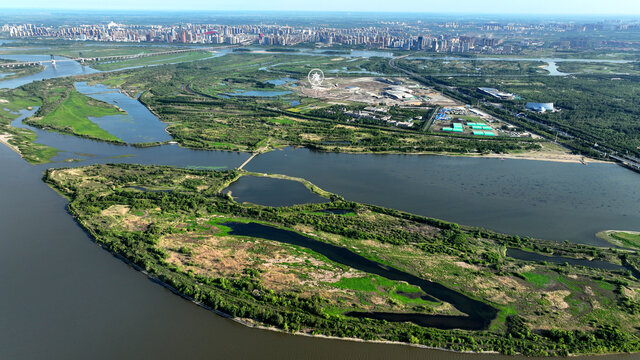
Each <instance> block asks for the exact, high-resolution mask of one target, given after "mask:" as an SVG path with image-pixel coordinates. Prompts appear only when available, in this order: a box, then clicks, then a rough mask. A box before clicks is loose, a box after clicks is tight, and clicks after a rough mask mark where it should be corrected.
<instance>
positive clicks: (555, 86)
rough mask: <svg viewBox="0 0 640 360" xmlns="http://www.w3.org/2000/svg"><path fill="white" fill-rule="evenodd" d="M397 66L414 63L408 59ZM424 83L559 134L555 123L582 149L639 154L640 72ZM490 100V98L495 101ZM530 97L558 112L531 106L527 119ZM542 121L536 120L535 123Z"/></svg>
mask: <svg viewBox="0 0 640 360" xmlns="http://www.w3.org/2000/svg"><path fill="white" fill-rule="evenodd" d="M398 65H400V66H402V67H409V66H410V65H409V64H407V62H406V60H400V61H398ZM421 80H422V81H423V82H425V83H427V84H431V85H436V86H447V87H449V88H445V89H443V91H444V93H445V95H448V96H451V97H454V98H456V99H458V100H460V101H463V102H465V103H469V104H474V105H477V106H479V107H481V108H482V109H483V110H484V111H486V112H488V113H489V114H492V115H495V116H497V117H499V118H501V119H504V120H506V121H508V122H510V123H512V124H514V125H517V126H519V127H522V128H524V129H529V130H531V131H534V132H536V133H539V134H542V135H545V136H547V137H548V138H555V137H556V132H555V131H553V130H551V129H550V128H549V126H551V127H554V128H556V129H558V130H560V131H562V132H566V133H567V134H569V136H564V135H563V134H559V137H558V141H559V142H560V143H562V144H564V145H566V146H568V147H569V148H571V149H573V150H574V151H575V152H577V153H582V154H585V155H588V156H592V157H596V158H598V157H602V155H601V154H599V153H598V152H596V151H594V150H592V147H594V146H595V144H598V146H599V147H600V148H602V149H603V151H605V152H606V151H607V148H609V149H612V150H614V151H617V152H618V153H620V154H627V155H633V156H636V157H640V126H639V120H638V119H639V118H640V110H639V109H638V107H637V106H636V103H637V96H638V86H637V84H638V77H637V76H633V75H630V76H622V75H620V76H616V77H612V76H610V75H608V76H606V75H575V76H569V77H560V76H533V75H532V76H526V77H508V76H504V77H491V76H486V77H485V76H477V77H426V76H425V77H423V78H422V79H421ZM478 87H494V88H497V89H500V90H502V91H506V92H511V93H515V94H517V95H518V96H519V97H520V98H519V99H518V100H513V101H498V100H496V99H495V98H491V97H489V96H487V95H483V94H481V93H479V92H478V91H477V88H478ZM594 99H597V101H594ZM496 102H498V105H497V106H496V105H491V104H489V103H496ZM526 102H552V103H554V104H555V106H556V107H557V108H558V109H560V111H559V112H547V113H544V114H539V113H534V112H530V111H526V115H527V117H529V118H530V119H532V120H534V121H535V122H531V121H526V120H524V119H523V118H520V117H517V116H516V114H518V113H521V112H523V111H525V110H524V105H525V103H526ZM536 122H537V123H536Z"/></svg>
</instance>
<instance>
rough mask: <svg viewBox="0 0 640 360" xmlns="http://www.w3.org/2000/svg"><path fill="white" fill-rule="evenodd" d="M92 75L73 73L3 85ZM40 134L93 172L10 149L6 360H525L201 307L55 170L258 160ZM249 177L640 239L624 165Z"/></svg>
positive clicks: (354, 162) (286, 168)
mask: <svg viewBox="0 0 640 360" xmlns="http://www.w3.org/2000/svg"><path fill="white" fill-rule="evenodd" d="M353 53H354V52H352V54H353ZM377 54H379V53H376V55H377ZM3 57H10V56H9V55H3ZM48 58H49V56H48V55H46V56H45V55H42V56H40V57H38V56H37V55H27V56H22V57H21V58H15V59H16V60H46V59H48ZM91 72H95V71H94V70H92V69H90V68H88V67H83V66H81V65H80V64H78V63H75V62H60V63H58V65H57V67H56V68H55V69H53V68H51V67H50V65H49V66H47V69H46V70H45V71H43V72H41V73H39V74H34V75H32V76H28V77H24V78H19V79H12V80H7V81H2V82H0V88H2V87H8V88H14V87H17V86H20V85H22V84H25V83H28V82H31V81H34V80H40V79H44V78H47V77H58V76H68V75H76V74H83V73H91ZM29 113H30V112H23V115H24V116H28V115H29ZM24 116H23V117H24ZM13 125H15V126H20V127H25V125H23V124H22V122H21V120H17V121H14V123H13ZM35 131H36V133H37V135H38V142H40V143H45V144H49V145H52V146H55V147H57V148H59V149H61V151H62V152H61V154H60V156H59V157H58V158H57V159H56V160H59V161H60V160H64V159H67V158H73V159H84V161H81V162H77V163H71V164H66V163H65V164H49V165H41V166H31V165H28V164H27V163H25V162H24V161H23V160H22V159H20V158H19V156H18V155H17V154H15V153H14V152H12V151H11V150H9V149H8V148H6V147H4V146H0V169H2V170H1V171H0V199H1V200H2V201H0V214H2V216H0V229H2V231H1V232H0V271H2V273H3V276H2V280H0V284H1V285H2V289H3V290H4V291H3V292H2V296H0V307H1V308H2V309H4V311H3V317H2V322H1V323H0V324H1V325H0V358H3V359H22V358H24V359H33V358H47V359H70V358H96V359H113V358H158V359H170V358H192V359H212V358H224V359H247V358H263V359H389V358H406V359H444V360H453V359H456V360H457V359H463V360H466V359H469V360H506V359H509V360H510V359H525V358H522V357H506V356H497V355H475V354H454V353H448V352H442V351H436V350H425V349H418V348H413V347H408V346H399V345H383V344H365V343H359V342H347V341H337V340H329V339H314V338H309V337H302V336H293V335H288V334H281V333H275V332H270V331H263V330H256V329H249V328H246V327H244V326H242V325H239V324H237V323H235V322H233V321H230V320H228V319H224V318H222V317H219V316H217V315H215V314H213V313H211V312H209V311H206V310H204V309H201V308H200V307H198V306H195V305H193V304H191V303H189V302H187V301H185V300H183V299H182V298H180V297H178V296H175V295H174V294H172V293H170V292H169V291H168V290H166V289H164V288H163V287H161V286H158V285H157V284H155V283H153V282H151V281H149V280H148V279H146V278H145V277H144V276H143V275H142V274H140V273H138V272H136V271H135V270H133V269H131V268H129V267H128V266H127V265H126V264H124V263H123V262H122V261H120V260H118V259H116V258H114V257H113V256H111V255H110V254H109V253H108V252H106V251H104V250H102V249H101V248H99V247H97V246H95V244H94V243H92V242H91V241H90V239H89V237H88V236H87V235H86V234H85V233H84V231H82V230H81V229H80V228H79V226H78V225H77V224H76V223H75V221H74V220H73V218H72V217H71V216H69V215H68V214H67V213H66V211H65V206H66V201H65V200H64V199H63V198H61V197H60V196H59V195H58V194H56V193H55V192H54V191H52V190H51V189H49V188H48V187H47V186H46V185H45V184H44V183H43V182H42V181H41V176H42V171H43V170H44V169H45V168H47V167H51V166H80V165H88V164H91V163H104V162H129V163H142V164H154V163H157V164H166V165H175V166H196V167H202V168H233V167H237V166H238V165H239V164H241V163H242V162H243V161H244V160H246V159H247V158H248V156H249V155H248V154H238V153H231V152H208V151H194V150H188V149H182V148H180V147H178V146H175V145H166V146H160V147H153V148H144V149H139V148H134V147H130V146H117V145H111V144H106V143H101V142H97V141H92V140H87V139H81V138H76V137H72V136H67V135H61V134H57V133H51V132H47V131H42V130H38V129H35ZM121 156H126V157H121ZM114 157H115V158H114ZM247 167H248V169H250V170H252V171H256V170H257V171H261V170H260V169H262V171H261V172H271V173H284V174H288V175H293V176H300V177H304V178H307V179H309V180H311V181H313V182H314V183H316V184H317V185H319V186H321V187H323V188H324V189H326V190H329V191H332V192H335V193H338V194H340V195H343V196H345V197H347V198H348V199H350V200H356V201H362V202H368V203H376V204H380V205H384V206H389V207H394V208H398V209H402V210H407V211H412V212H415V213H419V214H423V215H428V216H433V217H439V218H443V219H447V220H452V221H458V222H461V223H463V224H468V225H479V226H486V227H488V228H492V229H495V230H499V231H504V232H511V233H519V234H529V235H533V236H539V237H543V238H548V239H557V240H563V239H569V240H572V241H580V242H591V243H597V240H596V239H595V237H594V236H593V234H594V233H595V232H596V231H600V230H603V229H629V230H640V218H639V216H640V215H639V214H640V208H639V206H640V205H639V204H640V195H639V194H640V189H639V188H640V182H639V181H638V180H637V179H638V178H637V174H634V173H632V172H630V171H627V170H625V169H623V168H621V167H619V166H615V165H606V164H604V165H603V164H596V165H589V166H583V165H574V164H559V163H547V162H535V161H515V160H513V161H512V160H505V161H499V160H493V159H475V158H473V159H472V158H447V157H436V156H396V155H394V156H375V155H363V156H356V155H348V154H322V153H314V152H310V151H307V150H297V151H276V152H272V153H268V154H263V155H260V156H258V157H257V158H255V159H254V160H253V161H252V162H251V163H250V164H249V165H248V166H247ZM36 224H37V226H34V225H36ZM635 358H637V356H634V355H619V356H612V357H607V359H616V360H618V359H625V360H627V359H635ZM527 359H528V358H527ZM594 359H602V357H595V358H594Z"/></svg>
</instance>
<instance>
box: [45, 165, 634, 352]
mask: <svg viewBox="0 0 640 360" xmlns="http://www.w3.org/2000/svg"><path fill="white" fill-rule="evenodd" d="M243 174H245V173H242V172H238V171H207V170H186V169H176V168H170V167H161V166H140V165H95V166H90V167H83V168H72V169H50V170H48V171H47V173H46V174H45V181H46V182H47V183H48V184H49V185H51V186H52V187H53V188H55V189H56V190H57V191H58V192H60V193H61V194H63V195H64V196H66V197H68V198H69V200H70V203H69V211H70V212H71V213H72V214H73V215H74V216H75V217H76V219H77V220H78V221H79V222H80V224H82V226H83V227H84V228H85V229H86V230H87V231H88V232H89V233H90V234H91V235H92V236H93V237H94V238H95V240H96V241H97V242H98V243H99V244H101V245H102V246H103V247H105V248H107V249H108V250H110V251H112V252H114V253H116V254H118V255H119V256H122V257H123V258H124V259H126V260H127V261H130V262H131V263H132V264H134V265H135V266H137V267H139V268H140V269H143V270H145V271H146V272H147V273H148V274H149V276H151V277H154V278H157V279H158V280H159V281H160V282H162V283H163V284H165V285H166V286H169V287H171V288H172V289H175V291H177V292H179V293H180V294H182V295H183V296H185V297H187V298H190V299H193V300H195V301H198V302H200V303H202V304H204V305H206V306H209V307H211V308H213V309H216V310H218V311H221V312H223V313H226V314H229V315H231V316H233V317H236V318H239V319H252V320H253V321H255V322H256V323H258V324H261V325H264V326H270V327H275V328H278V329H282V330H285V331H293V332H304V333H309V334H324V335H333V336H341V337H358V338H361V339H366V340H374V339H377V340H381V339H383V340H394V341H403V342H410V343H416V344H423V345H428V346H436V347H445V348H449V349H452V350H471V351H480V350H484V351H499V352H501V353H506V354H512V353H524V354H528V355H567V354H580V353H607V352H625V351H640V336H639V334H638V330H637V329H636V325H637V324H638V321H639V320H640V311H639V310H640V281H638V279H636V278H634V277H633V276H631V275H630V274H629V272H627V271H608V270H601V269H595V268H587V267H576V266H570V265H554V264H547V263H535V262H526V261H520V260H516V259H512V258H510V257H507V256H505V248H506V247H514V248H520V249H526V250H528V251H537V252H542V253H545V254H550V253H551V254H554V255H558V256H565V257H573V258H582V259H584V258H589V259H591V258H596V259H599V260H603V261H608V262H612V263H615V264H621V263H624V264H628V265H625V266H629V267H631V266H637V265H635V264H639V263H640V260H639V258H640V257H639V256H638V255H637V254H635V253H625V254H623V256H621V255H620V253H618V252H617V251H616V250H612V249H602V248H594V247H591V246H587V245H577V244H570V243H556V242H550V241H543V240H534V239H530V238H524V239H523V238H520V237H518V236H508V235H504V234H498V233H494V232H491V231H487V230H483V229H477V228H467V227H461V226H459V225H457V224H453V223H448V222H445V221H441V220H437V219H431V218H425V217H422V216H417V215H413V214H408V213H404V212H401V211H397V210H393V209H387V208H382V207H378V206H373V205H365V204H359V203H354V202H347V201H344V200H343V199H342V198H341V197H339V196H336V195H333V196H331V195H329V196H330V198H331V200H332V201H330V202H327V203H322V204H312V205H298V206H293V207H282V208H273V207H266V206H258V205H252V204H238V203H236V202H234V201H233V200H232V199H231V198H230V197H228V196H227V195H225V194H221V193H220V191H221V190H222V189H224V188H225V187H226V186H227V185H228V184H229V183H230V182H232V181H234V180H235V179H237V177H238V176H242V175H243ZM327 194H328V193H327ZM325 195H326V194H325ZM326 209H345V210H349V211H350V212H351V213H352V215H350V216H342V215H334V214H331V213H326V212H322V210H326ZM229 221H234V222H244V223H247V222H253V223H259V224H265V225H270V226H272V227H276V228H280V229H286V230H289V231H294V232H296V233H298V234H305V235H306V236H310V237H313V238H314V239H316V240H319V241H324V242H327V243H329V244H333V245H337V246H342V247H345V248H347V249H348V250H349V251H351V252H353V253H356V254H359V255H361V256H364V257H366V258H369V259H372V260H374V261H377V262H379V263H381V264H383V265H386V266H391V267H394V268H396V269H399V270H401V271H404V272H407V273H409V274H412V275H415V276H418V277H421V278H424V279H430V280H432V281H436V282H439V283H442V284H446V286H447V287H448V288H450V289H452V290H454V291H457V292H459V293H461V294H464V295H466V296H468V297H470V298H472V299H476V300H479V301H482V302H484V303H486V304H489V305H491V306H493V307H495V308H498V309H501V312H500V313H499V315H498V317H497V318H496V319H495V320H494V321H493V323H492V324H491V326H490V328H489V329H488V330H482V331H462V330H438V329H433V328H426V327H421V326H417V325H414V324H412V323H397V322H385V321H378V320H372V319H365V318H353V317H350V316H346V315H344V314H345V313H346V312H349V311H365V312H397V313H420V314H434V315H461V313H460V312H459V311H458V310H457V309H456V308H455V306H453V305H452V304H449V303H446V302H439V303H437V302H432V301H426V300H423V299H422V298H421V297H422V295H423V294H422V293H421V289H418V288H417V287H415V286H413V285H409V284H405V283H402V282H397V281H391V280H389V279H385V278H383V277H381V276H377V275H372V274H369V273H364V272H362V271H359V270H356V269H353V268H350V267H348V266H345V265H343V264H341V263H336V262H333V261H331V260H329V259H328V258H326V257H325V256H323V255H321V254H318V253H315V252H313V251H311V250H309V249H306V248H300V247H297V246H291V245H286V244H283V243H280V242H275V241H269V240H264V239H258V238H253V237H245V236H235V235H230V234H229V230H230V229H229V227H225V226H224V224H225V223H226V222H229ZM522 299H527V301H522Z"/></svg>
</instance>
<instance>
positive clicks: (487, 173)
mask: <svg viewBox="0 0 640 360" xmlns="http://www.w3.org/2000/svg"><path fill="white" fill-rule="evenodd" d="M245 169H247V170H249V171H255V172H271V173H279V174H286V175H290V176H296V177H303V178H305V179H307V180H309V181H311V182H312V183H314V184H316V185H318V186H320V187H321V188H322V189H324V190H327V191H330V192H333V193H337V194H339V195H341V196H344V197H345V198H346V199H348V200H353V201H358V202H364V203H372V204H376V205H382V206H386V207H390V208H395V209H401V210H405V211H409V212H412V213H416V214H420V215H425V216H430V217H435V218H440V219H445V220H450V221H454V222H459V223H461V224H465V225H472V226H480V227H485V228H487V229H491V230H496V231H501V232H505V233H512V234H519V235H522V236H534V237H539V238H544V239H550V240H558V241H562V240H569V241H573V242H580V243H587V244H594V245H603V246H609V244H608V243H605V242H604V241H603V240H600V239H598V238H597V237H596V236H595V233H596V232H598V231H602V230H607V229H625V230H637V231H640V180H639V178H638V174H636V173H634V172H632V171H629V170H627V169H624V168H622V167H620V166H618V165H615V164H589V165H588V166H585V165H581V164H571V163H557V162H547V161H530V160H509V159H507V160H499V159H485V158H469V157H447V156H415V155H352V154H334V153H319V152H313V151H309V150H306V149H298V150H294V151H292V150H290V149H288V150H283V151H273V152H270V153H266V154H262V155H259V156H257V157H256V158H254V159H253V160H252V161H251V162H250V163H249V164H248V165H247V166H246V167H245Z"/></svg>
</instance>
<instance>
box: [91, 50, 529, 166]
mask: <svg viewBox="0 0 640 360" xmlns="http://www.w3.org/2000/svg"><path fill="white" fill-rule="evenodd" d="M383 60H384V59H377V58H374V59H358V60H356V61H350V60H348V59H344V58H327V57H310V56H303V55H295V54H266V55H265V54H246V53H233V54H228V55H225V56H223V57H218V58H213V59H209V60H204V61H198V62H191V63H182V64H177V65H167V66H164V67H163V71H157V69H150V68H149V69H145V68H142V69H132V70H126V71H123V72H119V73H109V74H95V75H91V76H90V77H89V80H90V81H92V82H97V83H103V84H107V85H109V86H117V87H119V88H121V89H123V90H124V91H126V92H127V93H128V94H138V93H142V95H141V97H140V101H141V102H142V103H144V104H145V105H146V106H147V107H148V108H150V109H152V111H153V112H154V113H155V114H157V115H158V116H159V117H160V119H161V120H162V121H165V122H167V123H169V124H170V125H169V126H168V128H167V131H169V133H171V135H172V136H173V137H174V138H175V139H176V140H177V141H178V142H179V143H180V144H181V145H183V146H186V147H190V148H197V149H216V150H233V151H251V152H254V151H257V150H258V149H262V151H264V150H269V149H273V148H280V147H284V146H292V145H294V146H306V147H309V148H312V149H317V150H323V151H342V152H395V153H420V152H448V153H479V154H480V153H490V152H494V153H507V152H514V151H526V150H537V149H540V144H539V143H540V141H536V140H530V139H529V140H519V139H510V138H505V137H502V138H496V139H478V138H477V137H473V136H450V135H444V134H441V133H426V132H422V131H421V130H420V126H416V129H401V128H396V127H394V126H389V125H386V124H379V123H378V124H375V123H367V122H363V121H360V122H353V121H351V120H349V119H346V118H343V117H341V116H334V114H331V113H330V111H331V108H330V105H329V104H327V102H326V101H322V100H318V99H313V98H308V97H304V96H301V95H299V94H298V93H297V92H296V90H295V88H294V87H292V86H291V85H290V84H283V85H278V86H276V85H274V84H272V83H270V82H269V81H270V80H274V79H278V78H280V77H293V78H297V79H302V78H304V76H306V72H308V68H310V67H323V68H324V69H327V71H330V70H331V69H335V70H336V71H339V70H341V69H342V68H343V67H347V68H349V66H352V67H353V66H358V67H359V66H373V65H372V64H378V65H380V64H386V60H384V61H383ZM261 69H262V70H261ZM338 74H339V76H343V74H341V73H338ZM353 75H354V74H350V73H345V74H344V76H353ZM356 75H362V74H356ZM300 85H304V84H300ZM241 91H253V92H264V91H282V92H286V91H288V92H290V93H285V94H284V95H280V96H274V97H255V96H229V95H228V94H229V93H236V92H241ZM292 101H299V102H300V103H301V104H300V105H299V106H295V107H293V108H292V106H291V102H292ZM346 105H347V106H355V107H361V104H351V103H349V104H346ZM319 109H323V110H321V111H320V110H319ZM327 110H329V112H328V111H327ZM391 112H392V113H393V114H392V115H394V116H400V117H402V118H404V119H407V118H409V117H411V116H412V114H416V115H417V113H416V110H411V109H395V108H394V109H392V111H391ZM396 113H397V114H396ZM422 115H424V116H423V117H424V118H425V119H426V118H427V117H428V116H429V113H428V112H427V113H424V114H422Z"/></svg>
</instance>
